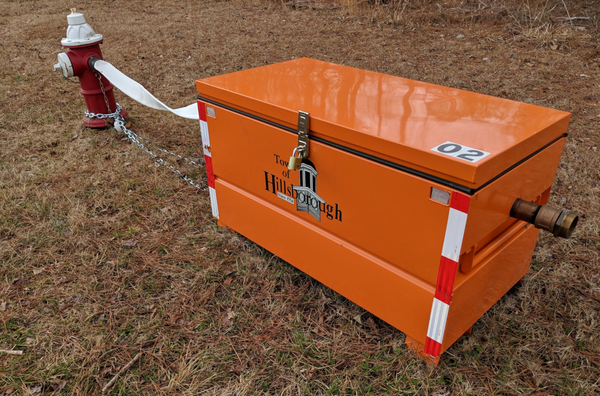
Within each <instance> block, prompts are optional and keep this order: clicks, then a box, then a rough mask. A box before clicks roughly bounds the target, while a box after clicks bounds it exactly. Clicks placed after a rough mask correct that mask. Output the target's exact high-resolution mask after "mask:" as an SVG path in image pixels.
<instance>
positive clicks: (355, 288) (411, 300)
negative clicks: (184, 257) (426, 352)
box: [216, 179, 434, 343]
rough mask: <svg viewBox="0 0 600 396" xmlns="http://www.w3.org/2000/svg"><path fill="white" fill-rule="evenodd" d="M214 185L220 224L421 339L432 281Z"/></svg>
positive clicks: (223, 184)
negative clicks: (418, 276)
mask: <svg viewBox="0 0 600 396" xmlns="http://www.w3.org/2000/svg"><path fill="white" fill-rule="evenodd" d="M216 185H217V188H216V189H217V191H218V194H219V209H220V212H221V218H220V220H221V221H222V222H223V223H225V224H226V225H228V226H230V227H232V228H233V229H235V230H236V231H237V232H239V233H240V234H242V235H244V236H246V237H248V238H250V239H251V240H252V241H254V242H256V243H258V244H259V245H261V246H263V247H265V248H266V249H268V250H269V251H271V252H272V253H274V254H276V255H277V256H279V257H281V258H282V259H284V260H285V261H287V262H289V263H291V264H293V265H294V266H295V267H297V268H299V269H300V270H302V271H303V272H305V273H307V274H308V275H310V276H312V277H313V278H315V279H317V280H318V281H320V282H322V283H324V284H325V285H327V286H328V287H330V288H332V289H333V290H335V291H337V292H338V293H340V294H342V295H343V296H345V297H346V298H348V299H350V300H351V301H353V302H355V303H356V304H358V305H360V306H361V307H363V308H365V309H367V310H368V311H369V312H372V313H373V314H375V315H377V316H378V317H380V318H382V319H384V320H385V321H387V322H388V323H390V324H391V325H392V326H394V327H396V328H398V329H400V330H401V331H403V332H405V333H406V334H409V335H411V336H412V337H413V338H415V339H417V340H418V341H419V342H422V343H424V342H425V335H426V332H427V325H428V320H429V310H430V308H431V301H432V299H433V293H434V289H433V287H432V286H430V285H428V284H426V283H425V282H422V281H420V280H419V279H417V278H415V277H412V276H410V275H409V274H407V273H405V272H403V271H400V270H398V269H397V268H395V267H393V266H392V265H390V264H389V263H386V262H384V261H383V260H381V259H379V258H378V257H375V256H373V255H371V254H369V253H367V252H365V251H363V250H361V249H359V248H358V247H356V246H354V245H352V244H350V243H348V242H347V241H345V240H343V239H340V238H338V237H336V236H334V235H332V234H330V233H328V232H326V231H324V230H323V229H321V228H319V227H318V226H316V225H315V224H312V223H311V222H309V221H306V220H304V219H300V218H298V217H297V216H295V215H293V214H292V213H290V212H288V211H286V210H284V209H282V208H280V207H278V206H275V205H273V204H271V203H268V202H265V200H263V199H260V198H258V197H256V196H253V195H252V194H249V193H248V192H246V191H243V190H241V189H240V188H237V187H235V186H233V185H231V184H229V183H227V182H225V181H222V180H219V179H217V182H216ZM257 225H259V226H257Z"/></svg>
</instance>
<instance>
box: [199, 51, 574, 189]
mask: <svg viewBox="0 0 600 396" xmlns="http://www.w3.org/2000/svg"><path fill="white" fill-rule="evenodd" d="M197 88H198V92H199V93H200V94H201V96H203V97H205V98H207V99H212V100H215V101H217V102H219V103H222V104H224V105H230V106H232V107H235V108H237V109H240V110H243V111H246V112H248V113H250V114H253V115H257V116H260V117H263V118H265V119H268V120H271V121H275V122H278V123H281V124H283V125H286V126H289V127H294V128H295V125H296V121H297V118H298V116H297V113H298V110H303V111H306V112H309V113H310V116H311V133H312V134H313V135H314V136H317V137H323V138H326V139H328V140H330V141H333V142H336V143H339V144H342V145H344V146H347V147H351V148H355V149H357V150H360V151H363V152H367V153H370V154H374V155H376V156H378V157H381V158H385V159H389V160H391V161H394V162H396V163H399V164H403V165H407V166H410V167H411V168H414V169H419V170H422V171H425V172H427V173H429V174H432V175H436V176H439V177H442V178H445V179H447V180H451V181H455V182H458V183H461V184H464V185H466V186H469V187H473V188H477V187H479V186H481V185H482V184H484V183H485V182H487V181H488V180H489V179H491V178H492V177H494V176H496V175H498V174H499V173H500V172H502V171H504V170H505V169H507V168H509V167H510V166H512V165H514V164H515V163H517V162H518V161H520V160H522V159H523V158H525V157H526V156H528V155H530V154H531V153H532V152H534V151H535V150H537V149H538V148H540V147H543V146H545V145H546V144H548V143H550V142H552V141H554V140H555V139H556V138H558V137H559V136H561V135H562V134H563V133H565V130H566V128H567V126H568V123H569V118H570V114H569V113H566V112H562V111H557V110H554V109H548V108H544V107H539V106H534V105H531V104H526V103H520V102H515V101H511V100H506V99H500V98H496V97H492V96H487V95H482V94H477V93H473V92H468V91H463V90H458V89H453V88H447V87H442V86H438V85H433V84H428V83H423V82H419V81H413V80H408V79H405V78H401V77H394V76H389V75H385V74H381V73H374V72H369V71H365V70H360V69H355V68H351V67H347V66H340V65H336V64H332V63H328V62H322V61H317V60H313V59H306V58H303V59H297V60H292V61H288V62H282V63H277V64H274V65H269V66H264V67H259V68H255V69H250V70H244V71H240V72H236V73H231V74H226V75H221V76H215V77H209V78H206V79H203V80H198V81H197ZM448 140H450V141H453V142H457V143H460V144H463V145H465V146H469V147H472V148H475V149H479V150H483V151H486V152H490V153H491V155H489V156H488V157H486V158H485V159H483V160H481V161H479V162H477V163H469V162H466V161H463V160H460V159H456V158H452V157H448V156H445V155H443V154H438V153H434V152H433V151H431V149H432V148H433V147H435V146H437V145H439V144H441V143H444V142H446V141H448Z"/></svg>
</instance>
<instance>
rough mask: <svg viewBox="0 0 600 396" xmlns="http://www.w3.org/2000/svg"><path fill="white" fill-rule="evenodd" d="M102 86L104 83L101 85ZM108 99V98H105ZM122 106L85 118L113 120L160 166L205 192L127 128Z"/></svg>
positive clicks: (192, 162) (169, 152) (88, 114)
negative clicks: (106, 112) (109, 111)
mask: <svg viewBox="0 0 600 396" xmlns="http://www.w3.org/2000/svg"><path fill="white" fill-rule="evenodd" d="M101 84H102V83H101ZM101 88H102V92H104V89H103V88H104V87H102V86H101ZM105 98H106V96H105ZM107 104H108V100H107ZM121 110H122V108H121V105H120V104H118V103H117V109H116V110H115V112H114V113H109V114H101V113H90V112H87V111H86V112H85V116H86V117H87V118H97V119H107V118H112V119H114V120H115V123H114V127H115V129H116V130H117V131H119V132H122V133H124V134H125V136H126V137H127V138H128V139H129V140H130V141H131V142H132V143H134V144H135V145H136V146H138V147H139V148H141V149H142V150H144V151H145V152H146V153H148V154H149V155H150V156H151V157H152V159H153V160H154V161H155V162H156V163H157V164H159V165H162V166H165V167H167V168H168V169H169V170H170V171H171V172H173V173H174V174H176V175H177V176H178V177H179V178H181V179H183V180H184V181H186V182H187V183H188V184H189V185H190V186H193V187H196V188H197V189H199V190H202V191H205V190H206V188H203V187H201V186H200V185H199V184H198V183H196V182H195V181H194V180H193V179H192V178H191V177H189V176H188V175H186V174H184V173H182V172H181V171H179V169H176V168H175V167H174V166H173V165H169V164H168V163H167V162H166V161H165V160H164V159H163V158H161V157H159V156H158V155H156V154H154V152H153V151H152V150H150V149H149V148H148V147H147V146H146V145H145V144H144V143H143V140H144V139H142V138H141V137H140V136H138V135H137V134H136V133H135V132H133V131H132V130H131V129H129V128H127V126H126V123H125V118H124V117H123V115H122V114H121ZM158 151H161V152H163V153H167V154H170V155H172V156H174V157H176V158H180V159H182V160H184V161H185V162H187V163H189V164H191V165H195V166H199V164H198V163H197V162H196V161H192V160H190V159H188V158H186V157H183V156H181V155H179V154H175V153H173V152H171V151H168V150H165V149H161V148H158Z"/></svg>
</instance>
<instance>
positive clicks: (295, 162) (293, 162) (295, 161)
mask: <svg viewBox="0 0 600 396" xmlns="http://www.w3.org/2000/svg"><path fill="white" fill-rule="evenodd" d="M297 152H298V147H296V148H295V149H294V151H293V152H292V156H291V157H290V162H288V169H289V170H298V169H300V164H301V163H302V156H300V157H296V153H297Z"/></svg>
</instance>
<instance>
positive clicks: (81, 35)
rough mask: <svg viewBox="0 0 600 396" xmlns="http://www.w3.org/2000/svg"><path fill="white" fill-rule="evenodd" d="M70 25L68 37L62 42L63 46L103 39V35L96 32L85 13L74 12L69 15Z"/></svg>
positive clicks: (85, 43) (84, 43) (75, 45)
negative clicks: (87, 20) (86, 19)
mask: <svg viewBox="0 0 600 396" xmlns="http://www.w3.org/2000/svg"><path fill="white" fill-rule="evenodd" d="M67 20H68V21H69V27H68V28H67V37H66V38H64V39H62V40H61V41H60V43H61V44H62V45H63V47H77V46H79V45H87V44H93V43H97V42H98V41H102V35H101V34H97V33H96V32H94V29H92V27H91V26H90V25H89V24H88V23H87V22H86V21H85V17H84V16H83V14H81V13H79V12H73V13H71V15H68V16H67Z"/></svg>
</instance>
